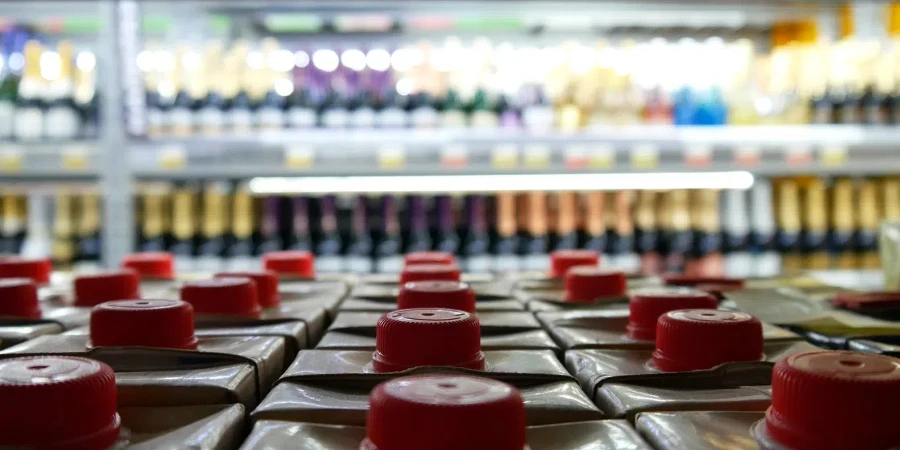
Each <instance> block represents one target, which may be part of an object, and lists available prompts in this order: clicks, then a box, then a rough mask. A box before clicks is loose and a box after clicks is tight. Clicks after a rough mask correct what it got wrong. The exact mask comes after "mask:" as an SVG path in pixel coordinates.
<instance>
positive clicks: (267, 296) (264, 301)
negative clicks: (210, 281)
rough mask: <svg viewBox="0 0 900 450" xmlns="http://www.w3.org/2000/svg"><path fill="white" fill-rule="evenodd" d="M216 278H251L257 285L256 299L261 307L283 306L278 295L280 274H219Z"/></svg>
mask: <svg viewBox="0 0 900 450" xmlns="http://www.w3.org/2000/svg"><path fill="white" fill-rule="evenodd" d="M216 278H249V279H251V280H253V282H254V283H256V298H257V299H259V306H261V307H263V308H274V307H276V306H278V305H280V304H281V295H280V294H279V293H278V274H277V273H275V272H272V271H271V270H265V271H261V272H219V273H217V274H216Z"/></svg>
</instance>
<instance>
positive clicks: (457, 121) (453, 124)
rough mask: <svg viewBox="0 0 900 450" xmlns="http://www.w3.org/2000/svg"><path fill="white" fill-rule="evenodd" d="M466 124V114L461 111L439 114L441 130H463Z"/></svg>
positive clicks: (452, 110)
mask: <svg viewBox="0 0 900 450" xmlns="http://www.w3.org/2000/svg"><path fill="white" fill-rule="evenodd" d="M467 123H468V118H467V117H466V113H465V112H463V111H461V110H458V109H451V110H449V111H444V112H443V113H441V124H440V125H441V128H465V127H466V124H467Z"/></svg>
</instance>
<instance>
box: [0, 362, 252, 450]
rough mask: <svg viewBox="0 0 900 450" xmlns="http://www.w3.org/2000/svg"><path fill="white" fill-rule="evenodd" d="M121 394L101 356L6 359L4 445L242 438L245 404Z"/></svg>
mask: <svg viewBox="0 0 900 450" xmlns="http://www.w3.org/2000/svg"><path fill="white" fill-rule="evenodd" d="M117 397H119V395H118V394H117V392H116V377H115V374H114V373H113V370H112V369H111V368H110V367H109V366H108V365H106V364H104V363H102V362H99V361H95V360H91V359H86V358H76V357H66V356H38V357H24V358H11V359H5V360H2V361H0V410H2V411H3V413H2V414H3V425H0V436H2V440H3V445H4V447H5V448H6V447H7V446H12V447H13V448H59V449H106V450H124V449H129V450H153V449H161V448H202V449H208V450H228V449H234V448H237V446H238V445H239V444H240V439H241V437H242V435H243V420H244V407H243V406H242V405H238V404H231V405H229V404H223V405H198V406H155V407H146V406H145V407H136V406H122V404H121V401H119V402H117ZM118 400H121V398H118ZM117 403H118V404H117Z"/></svg>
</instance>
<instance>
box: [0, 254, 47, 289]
mask: <svg viewBox="0 0 900 450" xmlns="http://www.w3.org/2000/svg"><path fill="white" fill-rule="evenodd" d="M52 270H53V264H52V263H51V262H50V260H49V259H47V258H18V257H15V258H6V259H3V260H2V261H0V278H30V279H31V280H33V281H34V282H35V283H37V284H47V283H49V282H50V272H51V271H52Z"/></svg>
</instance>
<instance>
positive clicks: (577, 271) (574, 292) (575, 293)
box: [565, 266, 628, 302]
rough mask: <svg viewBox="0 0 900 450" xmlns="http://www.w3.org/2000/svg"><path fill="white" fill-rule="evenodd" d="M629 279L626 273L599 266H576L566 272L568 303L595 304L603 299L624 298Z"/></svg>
mask: <svg viewBox="0 0 900 450" xmlns="http://www.w3.org/2000/svg"><path fill="white" fill-rule="evenodd" d="M627 286H628V279H627V278H626V277H625V273H624V272H620V271H618V270H610V269H601V268H600V267H597V266H575V267H572V268H571V269H569V270H568V271H567V272H566V276H565V288H566V297H565V299H566V301H567V302H593V301H595V300H597V299H598V298H603V297H622V296H624V295H625V291H626V290H627Z"/></svg>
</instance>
